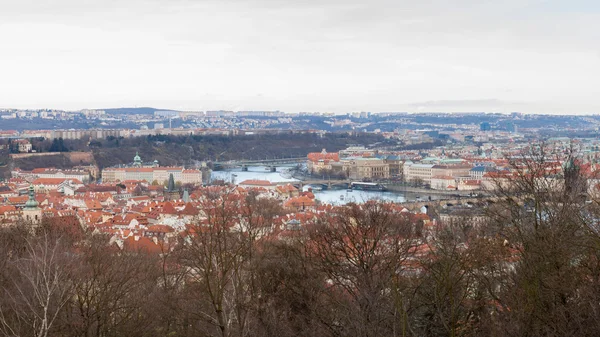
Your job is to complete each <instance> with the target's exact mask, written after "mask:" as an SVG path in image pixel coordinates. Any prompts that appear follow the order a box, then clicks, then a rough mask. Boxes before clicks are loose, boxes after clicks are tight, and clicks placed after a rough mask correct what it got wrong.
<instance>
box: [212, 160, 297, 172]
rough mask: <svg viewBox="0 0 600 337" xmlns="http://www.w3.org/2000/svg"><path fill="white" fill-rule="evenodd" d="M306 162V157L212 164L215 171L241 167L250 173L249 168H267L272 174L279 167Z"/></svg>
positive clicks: (216, 162) (217, 162)
mask: <svg viewBox="0 0 600 337" xmlns="http://www.w3.org/2000/svg"><path fill="white" fill-rule="evenodd" d="M304 162H306V157H298V158H296V157H290V158H270V159H264V160H262V159H260V160H230V161H215V162H212V165H213V169H215V170H225V169H229V168H234V167H241V168H242V171H248V167H249V166H266V167H268V168H269V170H270V171H271V172H275V171H277V166H279V165H289V164H300V163H304Z"/></svg>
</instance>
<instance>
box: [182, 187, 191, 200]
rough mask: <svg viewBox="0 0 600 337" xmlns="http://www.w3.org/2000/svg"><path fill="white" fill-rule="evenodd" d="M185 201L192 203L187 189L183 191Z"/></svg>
mask: <svg viewBox="0 0 600 337" xmlns="http://www.w3.org/2000/svg"><path fill="white" fill-rule="evenodd" d="M183 201H184V202H186V203H187V202H190V192H188V190H187V189H185V190H183Z"/></svg>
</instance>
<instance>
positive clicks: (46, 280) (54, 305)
mask: <svg viewBox="0 0 600 337" xmlns="http://www.w3.org/2000/svg"><path fill="white" fill-rule="evenodd" d="M71 266H72V258H71V257H70V256H68V255H67V254H65V251H64V250H63V246H62V245H61V242H60V239H50V237H49V236H48V235H43V236H41V237H40V238H37V239H30V240H28V241H27V246H26V253H25V254H24V256H22V257H17V258H14V259H12V260H10V266H9V268H10V270H11V274H10V276H9V280H10V282H9V283H8V284H6V285H4V286H3V288H2V289H1V290H2V298H3V300H2V301H1V302H0V332H2V333H3V334H4V335H6V336H36V337H47V336H49V335H51V331H53V329H54V328H55V323H56V322H57V318H58V317H59V314H60V312H61V310H62V309H63V307H64V306H65V304H66V303H67V301H68V300H69V298H70V296H71V289H72V284H71V282H70V267H71Z"/></svg>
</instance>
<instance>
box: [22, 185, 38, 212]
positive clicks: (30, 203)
mask: <svg viewBox="0 0 600 337" xmlns="http://www.w3.org/2000/svg"><path fill="white" fill-rule="evenodd" d="M38 205H39V203H38V202H37V200H35V191H34V189H33V185H29V200H27V202H26V203H25V208H30V209H31V208H37V207H38Z"/></svg>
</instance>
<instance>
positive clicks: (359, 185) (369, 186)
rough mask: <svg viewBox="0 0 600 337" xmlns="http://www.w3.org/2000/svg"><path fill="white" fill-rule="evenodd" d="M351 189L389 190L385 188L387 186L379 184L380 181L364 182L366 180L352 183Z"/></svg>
mask: <svg viewBox="0 0 600 337" xmlns="http://www.w3.org/2000/svg"><path fill="white" fill-rule="evenodd" d="M350 189H353V190H360V191H380V192H383V191H386V190H387V189H386V188H385V186H383V185H381V184H378V183H364V182H358V181H354V182H352V183H350Z"/></svg>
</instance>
